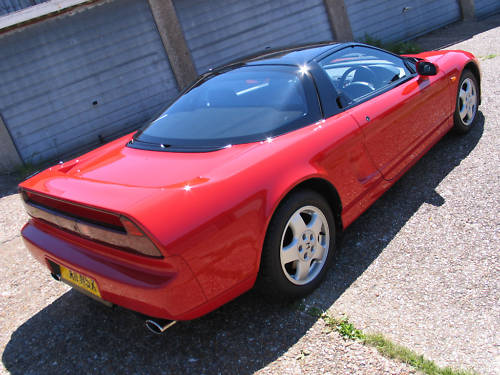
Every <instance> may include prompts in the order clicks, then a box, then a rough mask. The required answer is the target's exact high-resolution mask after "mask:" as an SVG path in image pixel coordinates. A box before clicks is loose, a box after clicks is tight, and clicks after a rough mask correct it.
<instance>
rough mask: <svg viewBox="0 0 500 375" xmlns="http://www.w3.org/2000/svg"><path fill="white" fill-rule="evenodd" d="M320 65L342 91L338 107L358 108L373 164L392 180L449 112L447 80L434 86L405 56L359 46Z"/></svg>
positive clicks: (356, 112) (355, 112)
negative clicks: (444, 92) (415, 69)
mask: <svg viewBox="0 0 500 375" xmlns="http://www.w3.org/2000/svg"><path fill="white" fill-rule="evenodd" d="M319 64H320V66H322V67H323V69H324V70H325V71H326V73H327V74H328V75H329V77H330V80H331V81H332V83H333V84H334V86H335V88H336V90H337V92H338V95H339V99H338V100H337V102H338V104H339V105H340V106H341V107H343V108H345V109H347V108H352V110H351V111H350V112H351V114H352V116H353V117H354V119H355V120H356V122H357V123H358V125H359V126H360V128H361V129H362V130H363V134H364V137H365V144H366V147H367V149H368V152H369V154H370V156H371V158H372V160H373V163H374V164H375V166H376V167H377V169H378V170H379V171H380V172H381V173H382V174H383V176H384V178H385V179H387V180H390V179H393V178H394V177H396V176H397V175H398V174H399V173H400V172H401V171H402V170H404V168H405V167H406V166H407V165H408V164H409V163H410V162H411V161H412V160H413V159H414V158H415V157H417V156H418V153H417V152H414V151H415V150H416V149H417V148H418V146H419V145H420V144H421V143H422V142H423V140H425V138H426V136H427V135H428V134H429V133H430V132H431V131H432V130H433V128H434V127H436V126H437V125H438V124H439V123H440V122H442V121H443V120H444V118H445V117H446V113H448V112H449V109H448V108H447V107H446V106H449V104H448V102H447V101H446V95H440V94H441V91H442V90H445V89H446V87H445V83H444V82H446V81H445V80H442V83H441V84H438V85H431V81H432V80H431V79H429V78H425V79H424V78H423V77H420V76H418V75H417V74H416V73H415V72H414V70H413V69H412V66H411V65H408V64H407V63H405V61H404V60H403V59H402V58H400V57H399V56H396V55H393V54H390V53H387V52H385V51H382V50H379V49H375V48H369V47H365V46H357V45H355V46H350V47H347V48H344V49H342V50H340V51H337V52H335V53H333V54H332V55H330V56H328V57H326V58H324V59H323V60H322V61H320V62H319ZM434 80H435V79H434ZM438 81H439V80H438Z"/></svg>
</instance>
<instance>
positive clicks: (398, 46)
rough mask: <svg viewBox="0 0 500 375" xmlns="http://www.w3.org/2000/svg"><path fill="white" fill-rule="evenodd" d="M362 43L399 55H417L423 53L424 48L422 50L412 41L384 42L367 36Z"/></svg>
mask: <svg viewBox="0 0 500 375" xmlns="http://www.w3.org/2000/svg"><path fill="white" fill-rule="evenodd" d="M362 43H366V44H369V45H372V46H374V47H379V48H383V49H385V50H387V51H391V52H392V53H395V54H397V55H404V54H415V53H420V52H422V48H420V46H419V45H418V44H417V43H415V42H413V41H411V40H410V41H407V42H382V41H381V40H380V39H377V38H373V37H371V36H370V35H367V34H365V38H364V39H363V40H362Z"/></svg>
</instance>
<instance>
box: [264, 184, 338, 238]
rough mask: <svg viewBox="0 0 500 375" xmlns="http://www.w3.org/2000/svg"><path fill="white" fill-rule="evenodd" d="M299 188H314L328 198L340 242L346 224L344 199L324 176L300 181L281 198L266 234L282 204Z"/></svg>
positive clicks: (273, 212) (336, 236) (336, 234)
mask: <svg viewBox="0 0 500 375" xmlns="http://www.w3.org/2000/svg"><path fill="white" fill-rule="evenodd" d="M299 190H313V191H315V192H317V193H318V194H320V195H321V196H323V197H324V198H325V199H326V201H327V202H328V205H329V206H330V208H331V209H332V213H333V217H334V219H335V239H336V242H337V243H339V241H340V239H341V238H342V233H343V230H344V226H343V224H342V201H341V199H340V195H339V193H338V191H337V189H336V188H335V186H334V185H333V184H332V183H331V182H330V181H328V180H326V179H325V178H322V177H309V178H307V179H305V180H303V181H300V182H298V183H297V184H296V185H294V186H293V187H292V188H291V189H289V190H288V191H287V192H286V193H285V194H284V195H283V196H282V197H281V198H280V200H279V202H278V203H277V204H276V205H275V207H274V209H273V211H272V214H271V215H270V219H269V221H268V222H267V226H266V232H265V236H267V232H268V230H269V225H270V223H271V220H272V219H273V217H274V215H275V214H276V211H277V210H278V208H279V207H280V205H281V204H282V203H283V202H284V201H285V199H286V198H287V197H288V196H290V194H293V193H295V192H296V191H299Z"/></svg>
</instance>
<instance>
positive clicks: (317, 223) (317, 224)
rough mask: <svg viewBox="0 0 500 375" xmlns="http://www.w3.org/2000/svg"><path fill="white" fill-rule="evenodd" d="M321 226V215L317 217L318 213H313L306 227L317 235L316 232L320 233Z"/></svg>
mask: <svg viewBox="0 0 500 375" xmlns="http://www.w3.org/2000/svg"><path fill="white" fill-rule="evenodd" d="M322 226H323V221H322V220H321V217H319V215H318V214H313V215H312V218H311V221H310V222H309V225H308V228H309V229H311V230H312V231H313V232H314V234H315V236H316V237H317V236H318V234H320V233H321V227H322Z"/></svg>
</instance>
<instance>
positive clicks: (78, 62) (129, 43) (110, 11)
mask: <svg viewBox="0 0 500 375" xmlns="http://www.w3.org/2000/svg"><path fill="white" fill-rule="evenodd" d="M0 51H1V53H2V58H1V59H0V82H2V84H1V85H0V113H1V115H2V117H3V119H4V121H5V123H6V125H7V127H8V129H9V131H10V133H11V134H12V138H13V139H14V142H15V144H16V146H17V148H18V150H19V152H20V154H21V157H22V158H23V160H24V161H25V162H33V163H37V162H40V161H44V160H47V159H53V158H56V157H61V156H64V155H68V154H74V153H75V152H78V150H81V149H82V148H84V147H88V146H91V145H94V144H95V145H97V144H98V143H99V138H100V137H101V138H104V139H105V140H109V139H111V138H113V137H116V136H118V135H121V134H125V133H126V132H128V131H131V130H133V129H135V128H137V127H138V126H140V125H142V124H143V122H144V121H146V120H147V119H148V118H149V117H150V116H151V115H152V114H154V113H155V112H156V111H158V110H159V109H160V108H161V107H162V106H163V105H165V103H166V102H167V101H168V100H170V99H171V98H173V97H174V96H175V95H176V94H177V85H176V81H175V79H174V78H173V76H172V73H171V69H170V65H169V63H168V59H167V57H166V54H165V50H164V48H163V45H162V42H161V40H160V37H159V35H158V31H157V29H156V25H155V23H154V20H153V17H152V14H151V11H150V9H149V5H148V3H147V1H146V0H118V1H114V2H107V3H104V4H102V5H98V6H95V7H92V8H86V9H84V10H80V11H77V12H75V14H73V15H66V16H60V17H57V18H53V19H49V20H46V21H43V22H40V23H37V24H34V25H32V26H28V27H26V28H23V29H20V30H19V31H14V32H11V33H9V34H6V35H4V36H0Z"/></svg>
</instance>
